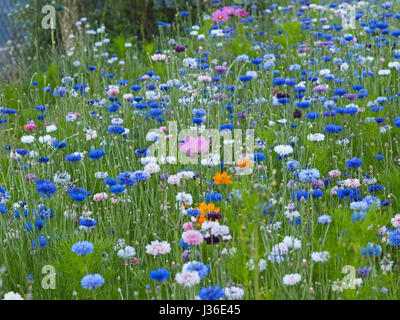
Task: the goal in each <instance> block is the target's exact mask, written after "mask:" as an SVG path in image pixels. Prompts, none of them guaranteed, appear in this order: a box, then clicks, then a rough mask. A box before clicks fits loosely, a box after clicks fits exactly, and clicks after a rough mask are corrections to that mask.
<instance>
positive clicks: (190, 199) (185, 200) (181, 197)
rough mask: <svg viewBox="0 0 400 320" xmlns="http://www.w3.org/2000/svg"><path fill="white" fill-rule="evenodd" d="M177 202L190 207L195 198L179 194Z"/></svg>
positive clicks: (186, 194) (187, 194)
mask: <svg viewBox="0 0 400 320" xmlns="http://www.w3.org/2000/svg"><path fill="white" fill-rule="evenodd" d="M176 201H179V202H182V203H184V204H187V205H189V206H190V205H192V203H193V197H192V195H191V194H189V193H185V192H178V194H177V195H176Z"/></svg>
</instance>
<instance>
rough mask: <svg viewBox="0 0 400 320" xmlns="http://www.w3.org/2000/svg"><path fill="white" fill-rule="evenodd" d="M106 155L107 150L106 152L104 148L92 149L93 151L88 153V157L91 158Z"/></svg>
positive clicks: (96, 158)
mask: <svg viewBox="0 0 400 320" xmlns="http://www.w3.org/2000/svg"><path fill="white" fill-rule="evenodd" d="M104 155H105V152H104V150H102V149H98V150H92V151H90V152H89V153H88V157H89V158H91V159H95V160H98V159H100V158H101V157H103V156H104Z"/></svg>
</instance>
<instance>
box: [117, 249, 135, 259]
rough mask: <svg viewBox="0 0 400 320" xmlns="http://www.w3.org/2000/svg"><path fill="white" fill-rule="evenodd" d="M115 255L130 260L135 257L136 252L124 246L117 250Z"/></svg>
mask: <svg viewBox="0 0 400 320" xmlns="http://www.w3.org/2000/svg"><path fill="white" fill-rule="evenodd" d="M117 255H118V257H120V258H124V259H131V258H133V257H134V256H135V255H136V250H135V249H134V248H133V247H131V246H126V247H125V248H123V249H120V250H118V252H117Z"/></svg>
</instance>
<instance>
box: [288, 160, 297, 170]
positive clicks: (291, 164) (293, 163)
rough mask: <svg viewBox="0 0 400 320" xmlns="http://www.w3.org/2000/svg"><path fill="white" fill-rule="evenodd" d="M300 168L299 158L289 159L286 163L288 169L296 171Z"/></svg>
mask: <svg viewBox="0 0 400 320" xmlns="http://www.w3.org/2000/svg"><path fill="white" fill-rule="evenodd" d="M298 168H300V162H298V161H297V160H289V161H288V162H287V163H286V169H287V170H289V171H295V170H296V169H298Z"/></svg>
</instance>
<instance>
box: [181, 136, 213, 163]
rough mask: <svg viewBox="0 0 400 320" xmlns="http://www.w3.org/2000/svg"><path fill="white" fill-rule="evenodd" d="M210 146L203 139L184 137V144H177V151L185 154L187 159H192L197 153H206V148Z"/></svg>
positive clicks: (207, 141) (201, 137)
mask: <svg viewBox="0 0 400 320" xmlns="http://www.w3.org/2000/svg"><path fill="white" fill-rule="evenodd" d="M209 146H210V141H209V140H207V139H206V138H205V137H203V136H200V137H197V138H195V137H186V139H185V141H184V142H180V143H179V150H180V151H182V152H186V153H187V155H188V156H189V157H191V158H192V157H194V155H195V154H198V153H206V152H207V151H208V147H209Z"/></svg>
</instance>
